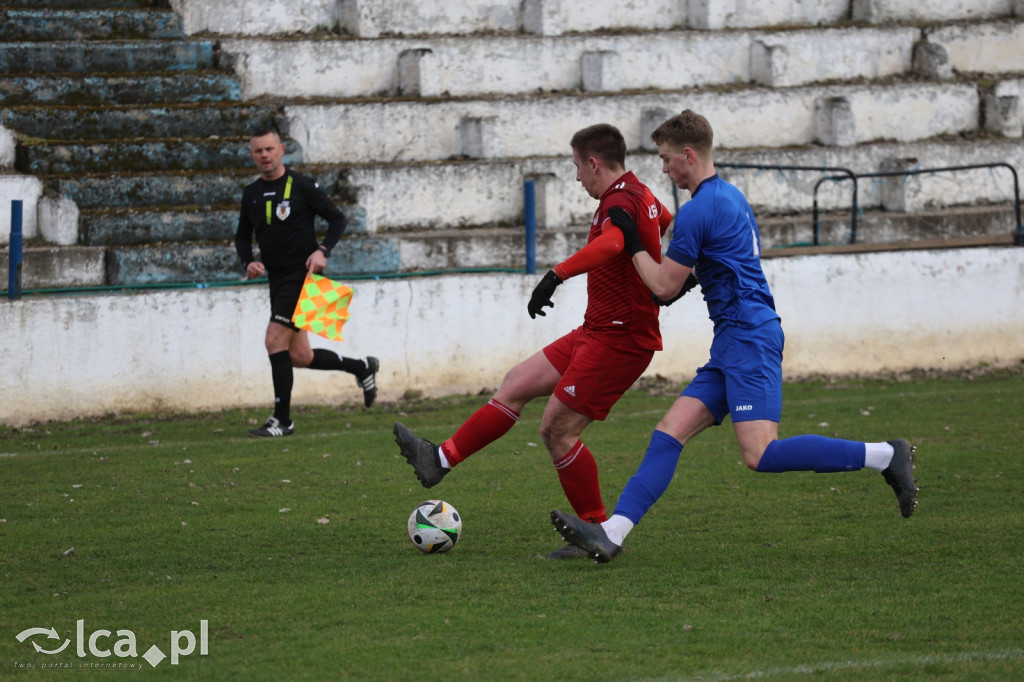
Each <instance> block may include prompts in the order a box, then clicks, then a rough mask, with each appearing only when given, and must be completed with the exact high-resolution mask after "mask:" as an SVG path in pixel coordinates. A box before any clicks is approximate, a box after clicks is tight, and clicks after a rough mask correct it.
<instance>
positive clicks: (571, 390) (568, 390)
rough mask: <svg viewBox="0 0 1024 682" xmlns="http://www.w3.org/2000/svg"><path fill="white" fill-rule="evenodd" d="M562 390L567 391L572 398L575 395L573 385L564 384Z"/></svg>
mask: <svg viewBox="0 0 1024 682" xmlns="http://www.w3.org/2000/svg"><path fill="white" fill-rule="evenodd" d="M563 390H565V392H566V393H568V394H569V395H571V396H572V397H573V398H575V397H576V386H575V385H573V386H566V387H565V389H563Z"/></svg>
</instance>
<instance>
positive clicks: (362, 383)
mask: <svg viewBox="0 0 1024 682" xmlns="http://www.w3.org/2000/svg"><path fill="white" fill-rule="evenodd" d="M364 362H365V363H366V373H365V374H363V375H361V376H357V377H356V383H357V384H359V387H360V388H362V389H363V404H364V405H366V406H367V407H370V406H371V405H373V401H374V400H376V399H377V370H378V369H380V360H378V359H377V358H375V357H373V356H372V355H367V356H366V360H364Z"/></svg>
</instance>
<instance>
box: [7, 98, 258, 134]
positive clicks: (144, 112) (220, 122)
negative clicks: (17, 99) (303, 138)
mask: <svg viewBox="0 0 1024 682" xmlns="http://www.w3.org/2000/svg"><path fill="white" fill-rule="evenodd" d="M273 122H274V111H273V110H272V109H271V108H269V107H266V106H262V105H256V104H245V105H243V104H239V103H237V102H210V103H203V104H178V103H175V104H169V105H166V106H128V105H116V106H115V105H110V104H104V105H100V106H48V107H40V106H12V107H7V108H5V109H3V110H0V125H3V126H5V127H7V128H10V129H12V130H17V131H18V132H19V133H20V134H22V135H25V136H28V137H31V138H36V139H39V140H89V139H98V140H110V139H117V138H141V137H146V136H149V135H152V133H153V131H154V130H159V131H160V134H161V136H163V137H194V136H196V135H197V134H201V135H202V136H203V137H227V138H237V137H238V136H240V135H243V134H245V133H247V132H249V131H251V130H252V129H253V128H255V127H257V126H260V125H270V124H272V123H273Z"/></svg>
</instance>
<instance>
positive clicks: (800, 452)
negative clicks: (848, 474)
mask: <svg viewBox="0 0 1024 682" xmlns="http://www.w3.org/2000/svg"><path fill="white" fill-rule="evenodd" d="M863 468H864V443H861V442H858V441H853V440H840V439H838V438H826V437H825V436H793V437H792V438H785V439H783V440H776V441H772V442H771V443H769V444H768V447H767V448H765V450H764V454H763V455H761V461H760V462H759V463H758V465H757V470H758V471H759V472H762V473H771V474H777V473H781V472H783V471H816V472H818V473H819V474H826V473H832V472H836V471H856V470H858V469H863Z"/></svg>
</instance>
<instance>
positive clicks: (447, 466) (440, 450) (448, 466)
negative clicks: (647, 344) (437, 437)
mask: <svg viewBox="0 0 1024 682" xmlns="http://www.w3.org/2000/svg"><path fill="white" fill-rule="evenodd" d="M437 458H438V459H439V460H441V466H442V467H444V468H445V469H451V468H452V465H451V464H449V463H448V458H447V457H445V456H444V449H443V448H442V447H441V446H440V445H438V446H437Z"/></svg>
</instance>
